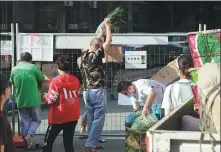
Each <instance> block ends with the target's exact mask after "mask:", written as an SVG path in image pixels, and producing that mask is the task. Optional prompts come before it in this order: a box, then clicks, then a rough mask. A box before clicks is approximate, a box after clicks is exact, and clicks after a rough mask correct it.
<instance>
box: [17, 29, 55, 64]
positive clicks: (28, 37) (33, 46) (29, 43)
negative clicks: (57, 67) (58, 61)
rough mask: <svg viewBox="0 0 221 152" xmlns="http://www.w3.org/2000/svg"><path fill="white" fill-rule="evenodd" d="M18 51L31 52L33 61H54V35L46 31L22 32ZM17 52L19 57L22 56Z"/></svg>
mask: <svg viewBox="0 0 221 152" xmlns="http://www.w3.org/2000/svg"><path fill="white" fill-rule="evenodd" d="M18 48H19V51H18V53H20V54H21V53H23V52H29V53H31V54H32V57H33V61H53V35H52V34H44V33H20V34H19V43H18ZM20 54H17V57H20Z"/></svg>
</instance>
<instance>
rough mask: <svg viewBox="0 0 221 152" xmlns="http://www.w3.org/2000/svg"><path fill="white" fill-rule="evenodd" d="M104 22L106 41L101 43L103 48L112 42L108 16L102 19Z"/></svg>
mask: <svg viewBox="0 0 221 152" xmlns="http://www.w3.org/2000/svg"><path fill="white" fill-rule="evenodd" d="M104 24H105V27H106V41H105V42H104V44H103V48H104V50H106V48H107V47H108V46H109V45H110V44H111V42H112V34H111V25H110V19H109V18H105V19H104Z"/></svg>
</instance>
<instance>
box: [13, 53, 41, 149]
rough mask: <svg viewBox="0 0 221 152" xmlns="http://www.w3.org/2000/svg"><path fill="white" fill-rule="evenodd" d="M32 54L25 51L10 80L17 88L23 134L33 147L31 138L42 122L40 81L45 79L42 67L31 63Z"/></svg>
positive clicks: (16, 93) (17, 101)
mask: <svg viewBox="0 0 221 152" xmlns="http://www.w3.org/2000/svg"><path fill="white" fill-rule="evenodd" d="M31 62H32V55H31V54H30V53H27V52H24V53H22V54H21V57H20V61H19V63H18V64H17V65H16V66H15V67H14V68H13V69H12V71H11V75H10V80H11V82H12V84H13V85H14V88H15V96H16V103H17V107H18V114H19V120H20V123H21V135H22V136H23V137H24V139H25V140H26V142H27V144H28V147H27V148H31V146H32V143H31V139H32V137H33V135H34V134H35V131H36V130H37V128H38V127H39V125H40V123H41V119H40V111H41V109H40V105H41V97H40V94H39V89H38V83H40V82H41V81H42V80H44V75H43V73H42V72H41V71H40V69H39V68H38V67H37V66H36V65H34V64H32V63H31Z"/></svg>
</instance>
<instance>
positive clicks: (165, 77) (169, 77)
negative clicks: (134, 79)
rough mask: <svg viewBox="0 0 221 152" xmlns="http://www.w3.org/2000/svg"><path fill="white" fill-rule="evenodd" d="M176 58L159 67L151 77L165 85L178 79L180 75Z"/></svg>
mask: <svg viewBox="0 0 221 152" xmlns="http://www.w3.org/2000/svg"><path fill="white" fill-rule="evenodd" d="M178 58H179V57H178ZM178 58H176V59H175V60H173V61H172V62H170V63H168V64H167V65H166V66H165V67H164V68H163V69H161V70H160V71H158V72H157V73H156V74H155V75H153V76H152V77H151V79H152V80H156V81H158V82H161V83H163V84H164V85H166V86H167V85H169V84H171V83H173V82H174V81H176V80H178V79H179V76H180V72H179V68H178V63H177V59H178Z"/></svg>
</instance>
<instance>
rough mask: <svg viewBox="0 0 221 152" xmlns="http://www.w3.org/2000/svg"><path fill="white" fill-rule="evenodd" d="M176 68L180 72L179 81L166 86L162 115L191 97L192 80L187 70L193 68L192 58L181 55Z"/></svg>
mask: <svg viewBox="0 0 221 152" xmlns="http://www.w3.org/2000/svg"><path fill="white" fill-rule="evenodd" d="M178 67H179V70H180V80H179V81H177V82H175V83H173V84H170V85H168V86H167V88H166V90H165V92H164V97H163V102H162V106H161V108H162V109H164V112H165V113H164V114H165V115H168V114H169V113H170V112H171V111H172V110H174V109H176V108H178V107H179V106H180V105H181V104H182V103H184V102H185V101H186V100H187V99H189V98H191V97H193V92H192V88H191V86H192V84H193V82H192V80H191V75H190V72H189V69H190V68H192V67H193V62H192V58H191V57H190V56H188V55H182V56H180V57H179V58H178Z"/></svg>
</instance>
